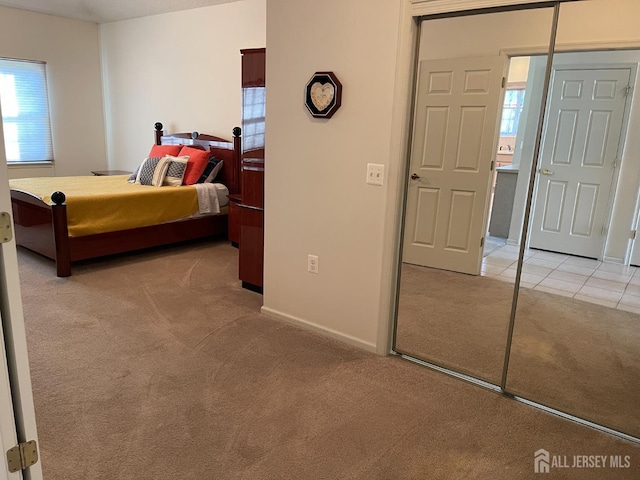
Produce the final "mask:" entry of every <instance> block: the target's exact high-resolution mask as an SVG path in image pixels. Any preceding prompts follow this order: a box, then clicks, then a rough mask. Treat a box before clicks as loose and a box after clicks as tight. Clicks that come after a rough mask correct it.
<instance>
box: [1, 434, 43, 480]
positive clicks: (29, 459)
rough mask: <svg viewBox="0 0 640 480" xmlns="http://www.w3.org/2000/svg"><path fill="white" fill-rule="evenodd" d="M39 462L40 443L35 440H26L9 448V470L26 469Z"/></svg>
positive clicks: (12, 471)
mask: <svg viewBox="0 0 640 480" xmlns="http://www.w3.org/2000/svg"><path fill="white" fill-rule="evenodd" d="M37 462H38V444H37V443H36V441H35V440H31V441H29V442H24V443H20V444H18V445H16V446H15V447H13V448H10V449H9V450H7V466H8V468H9V472H11V473H14V472H19V471H21V470H26V469H27V468H29V467H30V466H32V465H35V464H36V463H37Z"/></svg>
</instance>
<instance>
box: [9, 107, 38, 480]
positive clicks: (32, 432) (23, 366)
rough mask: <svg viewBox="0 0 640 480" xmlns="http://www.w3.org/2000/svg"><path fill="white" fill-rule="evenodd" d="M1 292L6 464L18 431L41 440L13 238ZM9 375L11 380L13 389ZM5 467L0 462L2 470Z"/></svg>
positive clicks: (34, 471)
mask: <svg viewBox="0 0 640 480" xmlns="http://www.w3.org/2000/svg"><path fill="white" fill-rule="evenodd" d="M0 118H1V116H0ZM0 212H7V213H9V214H10V213H11V198H10V196H9V179H8V172H7V162H6V155H5V148H4V135H3V131H2V122H0ZM0 292H1V293H0V312H1V315H2V328H1V329H0V333H2V334H3V335H2V336H1V337H0V344H1V348H0V350H1V352H0V353H1V354H2V360H0V377H1V378H0V402H1V404H0V422H1V423H0V430H1V431H0V435H1V437H2V443H3V445H2V447H3V451H2V452H0V455H1V456H3V457H4V459H5V462H6V457H5V452H6V451H7V450H8V449H9V448H11V447H13V446H15V445H16V443H15V441H16V438H15V437H16V432H17V437H18V439H20V440H21V441H31V440H35V441H36V442H37V441H38V433H37V429H36V419H35V410H34V406H33V396H32V391H31V372H30V371H29V359H28V355H27V342H26V335H25V329H24V316H23V311H22V296H21V293H20V280H19V276H18V258H17V252H16V244H15V240H13V239H12V240H11V241H9V242H5V243H1V244H0ZM9 375H11V379H12V382H11V385H10V386H9ZM12 400H13V401H12ZM11 432H13V433H11ZM5 442H13V444H12V445H11V444H9V445H7V444H5ZM2 466H3V465H2V463H1V462H0V468H1V467H2ZM4 466H6V465H4ZM5 471H6V472H7V475H8V477H7V478H9V479H10V480H14V479H19V478H22V474H21V473H19V472H18V473H8V471H7V470H6V469H4V470H3V472H5ZM1 478H3V477H2V473H0V479H1ZM28 478H29V479H30V480H41V479H42V468H41V463H40V462H38V463H36V464H35V465H32V466H31V467H30V468H29V475H28Z"/></svg>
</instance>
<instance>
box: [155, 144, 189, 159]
mask: <svg viewBox="0 0 640 480" xmlns="http://www.w3.org/2000/svg"><path fill="white" fill-rule="evenodd" d="M182 147H183V145H154V146H153V147H151V151H150V152H149V155H147V156H148V157H150V158H151V157H153V158H155V157H160V158H162V157H164V156H165V155H171V156H172V157H175V156H177V155H178V154H179V153H180V150H182Z"/></svg>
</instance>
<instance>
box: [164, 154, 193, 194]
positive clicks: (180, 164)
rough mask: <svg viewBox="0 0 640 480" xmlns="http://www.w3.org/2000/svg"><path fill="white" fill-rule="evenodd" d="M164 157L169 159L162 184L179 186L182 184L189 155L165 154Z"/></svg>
mask: <svg viewBox="0 0 640 480" xmlns="http://www.w3.org/2000/svg"><path fill="white" fill-rule="evenodd" d="M164 158H165V159H167V160H169V168H167V175H166V176H165V177H164V181H163V182H162V184H163V185H170V186H172V187H179V186H180V185H182V180H183V178H184V172H185V171H186V170H187V162H188V161H189V157H187V156H184V157H172V156H171V155H167V156H165V157H164Z"/></svg>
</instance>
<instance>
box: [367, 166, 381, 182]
mask: <svg viewBox="0 0 640 480" xmlns="http://www.w3.org/2000/svg"><path fill="white" fill-rule="evenodd" d="M367 183H368V184H369V185H383V184H384V165H382V164H380V163H367Z"/></svg>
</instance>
